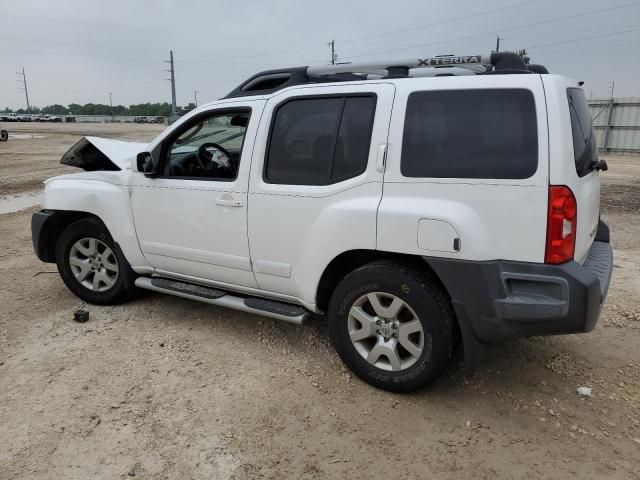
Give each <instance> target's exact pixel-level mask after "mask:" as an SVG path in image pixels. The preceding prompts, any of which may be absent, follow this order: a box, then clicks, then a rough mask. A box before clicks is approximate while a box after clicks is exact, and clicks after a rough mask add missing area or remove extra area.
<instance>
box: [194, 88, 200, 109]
mask: <svg viewBox="0 0 640 480" xmlns="http://www.w3.org/2000/svg"><path fill="white" fill-rule="evenodd" d="M199 91H200V90H194V91H193V99H194V100H195V101H196V108H198V92H199Z"/></svg>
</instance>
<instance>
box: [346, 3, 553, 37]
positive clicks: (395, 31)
mask: <svg viewBox="0 0 640 480" xmlns="http://www.w3.org/2000/svg"><path fill="white" fill-rule="evenodd" d="M540 1H542V0H527V1H525V2H520V3H514V4H512V5H507V6H504V7H499V8H494V9H491V10H485V11H482V12H478V13H472V14H470V15H463V16H461V17H454V18H448V19H445V20H439V21H437V22H432V23H425V24H423V25H416V26H414V27H407V28H401V29H399V30H391V31H388V32H382V33H376V34H374V35H367V36H365V37H357V38H352V39H349V40H340V41H341V42H342V43H351V42H358V41H360V40H368V39H370V38H378V37H384V36H387V35H394V34H396V33H404V32H410V31H412V30H421V29H423V28H428V27H435V26H437V25H444V24H446V23H452V22H458V21H460V20H468V19H470V18H477V17H481V16H484V15H490V14H492V13H496V12H502V11H504V10H509V9H512V8H517V7H522V6H524V5H529V4H531V3H538V2H540Z"/></svg>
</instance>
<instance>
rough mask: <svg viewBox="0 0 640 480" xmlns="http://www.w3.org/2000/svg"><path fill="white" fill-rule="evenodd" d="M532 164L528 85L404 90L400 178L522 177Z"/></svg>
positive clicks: (534, 141) (533, 129)
mask: <svg viewBox="0 0 640 480" xmlns="http://www.w3.org/2000/svg"><path fill="white" fill-rule="evenodd" d="M537 168H538V128H537V121H536V109H535V103H534V98H533V94H532V93H531V92H530V91H529V90H525V89H478V90H438V91H428V92H414V93H412V94H411V95H409V99H408V103H407V113H406V117H405V124H404V135H403V139H402V160H401V164H400V169H401V172H402V175H404V176H405V177H431V178H486V179H523V178H528V177H530V176H531V175H533V174H534V173H535V171H536V170H537Z"/></svg>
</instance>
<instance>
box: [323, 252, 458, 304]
mask: <svg viewBox="0 0 640 480" xmlns="http://www.w3.org/2000/svg"><path fill="white" fill-rule="evenodd" d="M380 260H388V261H392V262H395V263H398V264H400V265H403V266H405V267H409V268H411V269H412V270H415V271H417V272H418V273H422V274H425V275H428V276H429V277H431V278H432V279H433V280H435V281H436V282H437V284H438V285H439V286H440V288H441V289H442V290H443V292H444V293H445V294H446V295H447V297H449V293H448V291H447V288H446V286H445V285H444V283H443V282H442V280H441V279H440V277H439V276H438V275H437V274H436V272H435V271H434V270H433V268H431V266H430V265H429V263H428V261H427V260H426V259H425V258H423V257H421V256H419V255H411V254H403V253H395V252H385V251H380V250H348V251H346V252H343V253H341V254H340V255H338V256H336V257H335V258H334V259H333V260H331V262H329V264H328V265H327V267H326V268H325V269H324V271H323V272H322V275H321V277H320V281H319V282H318V288H317V290H316V305H317V306H318V308H319V309H320V310H322V311H326V308H327V306H328V305H329V301H330V300H331V295H332V294H333V291H334V290H335V288H336V287H337V286H338V284H339V283H340V281H341V280H342V279H343V278H344V277H345V276H346V275H347V274H349V273H351V272H352V271H354V270H356V269H357V268H360V267H362V266H363V265H366V264H367V263H372V262H377V261H380Z"/></svg>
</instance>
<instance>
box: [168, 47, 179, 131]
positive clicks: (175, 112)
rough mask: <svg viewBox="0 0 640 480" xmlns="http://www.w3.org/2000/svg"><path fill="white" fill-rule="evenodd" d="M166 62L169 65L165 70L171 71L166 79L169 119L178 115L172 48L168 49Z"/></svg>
mask: <svg viewBox="0 0 640 480" xmlns="http://www.w3.org/2000/svg"><path fill="white" fill-rule="evenodd" d="M166 63H168V64H169V66H170V69H169V70H167V71H168V72H170V73H171V78H169V79H167V80H170V81H171V119H173V120H175V117H176V116H177V115H178V107H177V106H176V76H175V70H174V68H173V50H169V61H168V62H166ZM170 121H171V120H170Z"/></svg>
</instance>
